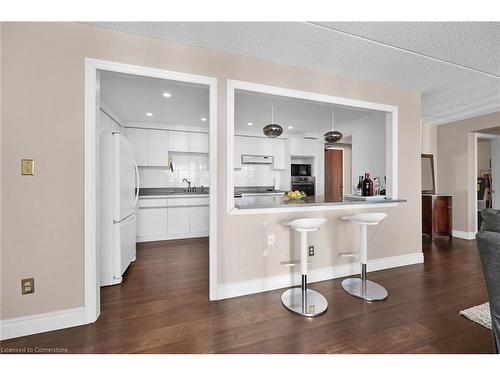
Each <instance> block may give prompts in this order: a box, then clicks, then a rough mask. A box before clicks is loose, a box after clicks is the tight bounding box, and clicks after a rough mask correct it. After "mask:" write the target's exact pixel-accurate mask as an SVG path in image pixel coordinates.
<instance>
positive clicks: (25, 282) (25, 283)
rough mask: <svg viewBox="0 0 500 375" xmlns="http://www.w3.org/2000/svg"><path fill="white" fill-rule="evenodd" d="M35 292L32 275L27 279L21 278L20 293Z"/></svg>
mask: <svg viewBox="0 0 500 375" xmlns="http://www.w3.org/2000/svg"><path fill="white" fill-rule="evenodd" d="M31 293H35V279H34V278H33V277H31V278H29V279H22V280H21V294H31Z"/></svg>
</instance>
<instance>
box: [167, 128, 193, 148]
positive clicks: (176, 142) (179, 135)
mask: <svg viewBox="0 0 500 375" xmlns="http://www.w3.org/2000/svg"><path fill="white" fill-rule="evenodd" d="M168 150H169V151H174V152H188V151H189V133H188V132H182V131H169V132H168Z"/></svg>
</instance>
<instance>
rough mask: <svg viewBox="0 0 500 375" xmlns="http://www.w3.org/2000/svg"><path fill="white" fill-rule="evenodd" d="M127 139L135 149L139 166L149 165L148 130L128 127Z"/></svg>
mask: <svg viewBox="0 0 500 375" xmlns="http://www.w3.org/2000/svg"><path fill="white" fill-rule="evenodd" d="M127 139H128V140H129V141H130V143H132V145H133V146H134V149H135V161H136V162H137V165H138V166H139V167H147V166H148V165H149V164H148V130H147V129H136V128H128V129H127Z"/></svg>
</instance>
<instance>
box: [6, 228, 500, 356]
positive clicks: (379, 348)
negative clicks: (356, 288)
mask: <svg viewBox="0 0 500 375" xmlns="http://www.w3.org/2000/svg"><path fill="white" fill-rule="evenodd" d="M424 255H425V264H422V265H414V266H406V267H400V268H396V269H391V270H385V271H379V272H374V273H371V274H370V278H371V279H372V280H374V281H377V282H379V283H381V284H382V285H384V286H385V287H386V288H387V289H388V291H389V298H388V299H387V300H385V301H382V302H377V303H367V302H364V301H361V300H359V299H356V298H353V297H351V296H349V295H347V294H346V293H345V292H343V291H342V289H341V287H340V281H341V280H340V279H337V280H332V281H324V282H320V283H315V284H311V286H312V287H313V288H314V289H316V290H317V291H319V292H321V293H323V294H324V295H325V297H326V298H327V299H328V303H329V308H328V311H327V312H326V313H325V314H324V315H322V316H320V317H317V318H314V319H307V318H302V317H300V316H297V315H294V314H292V313H290V312H288V311H287V310H286V309H285V308H284V307H283V306H282V305H281V300H280V295H281V293H282V290H277V291H271V292H267V293H261V294H255V295H250V296H244V297H239V298H233V299H229V300H223V301H217V302H209V301H208V241H207V240H206V239H201V240H184V241H171V242H156V243H149V244H145V245H140V246H139V248H138V251H137V261H136V262H135V263H134V264H132V265H131V267H130V269H129V270H128V271H127V273H126V277H125V279H124V282H123V283H122V284H121V285H118V286H113V287H106V288H103V289H102V292H101V302H102V307H101V310H102V312H101V316H100V318H99V319H98V321H97V322H96V323H94V324H90V325H86V326H81V327H75V328H69V329H64V330H59V331H54V332H48V333H43V334H38V335H32V336H27V337H22V338H17V339H11V340H7V341H3V342H2V343H1V345H2V346H3V347H24V346H27V347H36V346H37V347H44V348H47V347H62V348H67V349H68V352H70V353H492V352H493V344H492V338H491V332H490V331H489V330H487V329H485V328H483V327H481V326H479V325H477V324H475V323H473V322H471V321H469V320H467V319H465V318H463V317H461V316H459V315H458V313H459V311H460V310H461V309H463V308H467V307H470V306H473V305H477V304H480V303H483V302H485V301H487V297H486V290H485V287H484V283H483V278H482V274H481V269H480V264H479V258H478V255H477V250H476V244H475V241H464V240H459V239H453V240H451V241H450V240H448V238H437V239H436V240H435V242H434V243H431V242H430V241H429V240H426V239H424Z"/></svg>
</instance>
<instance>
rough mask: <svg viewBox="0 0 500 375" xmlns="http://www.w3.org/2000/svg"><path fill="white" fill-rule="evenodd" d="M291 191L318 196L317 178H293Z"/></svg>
mask: <svg viewBox="0 0 500 375" xmlns="http://www.w3.org/2000/svg"><path fill="white" fill-rule="evenodd" d="M291 188H292V189H291V190H294V191H295V190H298V191H303V192H304V193H306V194H307V195H316V177H312V176H292V186H291Z"/></svg>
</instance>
